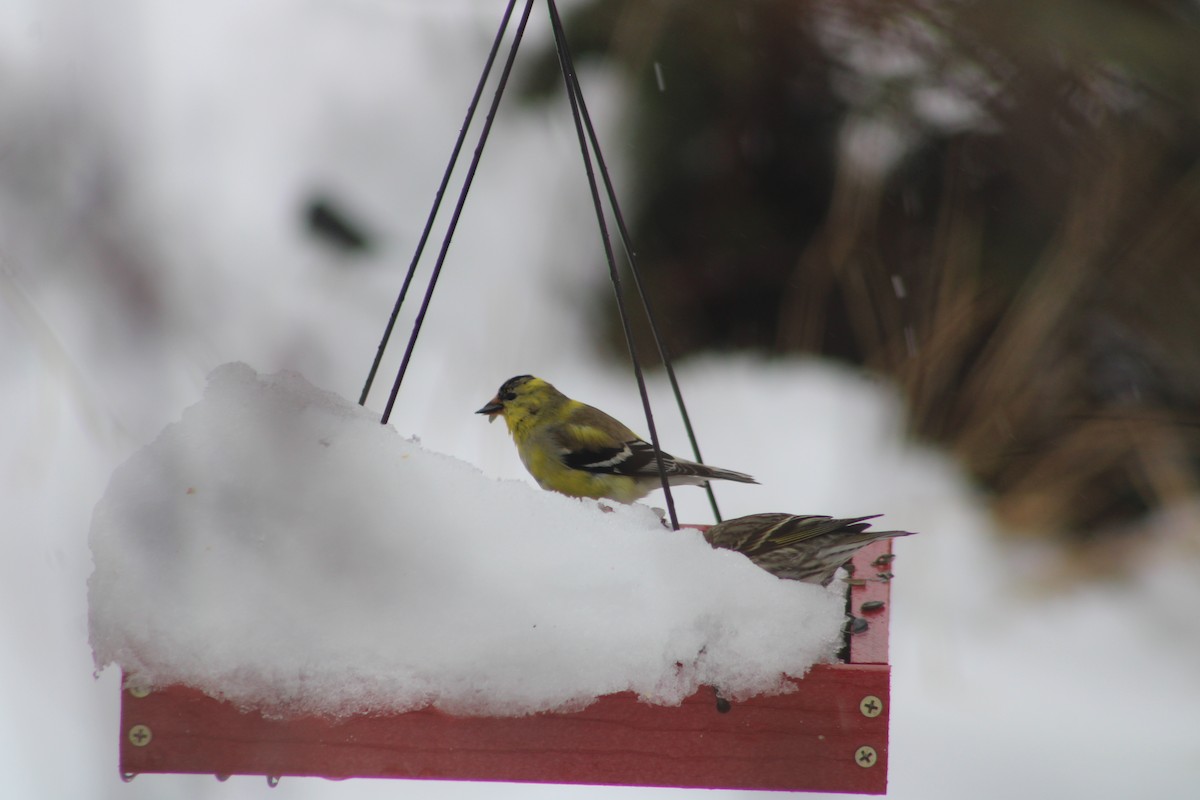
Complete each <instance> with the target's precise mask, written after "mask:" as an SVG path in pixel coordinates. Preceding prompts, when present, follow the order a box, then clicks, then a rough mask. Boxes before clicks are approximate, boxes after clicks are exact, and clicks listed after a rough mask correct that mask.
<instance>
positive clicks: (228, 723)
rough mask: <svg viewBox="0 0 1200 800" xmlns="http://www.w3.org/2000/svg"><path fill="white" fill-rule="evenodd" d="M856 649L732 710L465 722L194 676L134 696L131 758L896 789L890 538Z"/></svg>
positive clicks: (603, 703)
mask: <svg viewBox="0 0 1200 800" xmlns="http://www.w3.org/2000/svg"><path fill="white" fill-rule="evenodd" d="M851 563H852V565H853V573H852V576H851V578H850V579H849V582H848V586H847V603H848V608H849V612H850V616H849V620H850V621H849V623H848V625H847V633H846V638H847V646H846V648H845V649H844V650H843V653H844V654H845V660H844V661H842V662H840V663H833V664H818V665H817V666H815V667H813V668H812V670H811V671H809V673H808V674H807V675H805V676H804V677H803V678H800V679H797V680H793V681H792V688H793V689H794V691H792V692H790V693H788V694H781V695H772V696H760V697H755V698H751V699H749V700H744V701H739V702H735V703H732V704H731V706H730V707H729V709H728V710H727V711H724V712H721V711H718V708H717V703H716V702H715V700H714V694H713V692H712V691H711V690H702V691H699V692H697V693H696V694H694V695H693V696H691V697H689V698H688V699H686V700H684V701H683V703H682V704H681V705H680V706H678V707H670V706H655V705H649V704H647V703H643V702H640V701H639V700H638V699H637V698H636V697H635V696H634V695H633V694H632V693H628V692H625V693H621V694H614V695H608V696H605V697H601V698H600V699H598V700H597V701H596V702H595V703H593V704H592V705H590V706H588V707H587V708H585V709H583V710H582V711H575V712H570V713H542V714H534V715H532V716H526V717H457V716H452V715H449V714H446V713H443V712H441V711H438V710H436V709H432V708H426V709H422V710H419V711H410V712H406V713H403V714H391V715H361V716H354V717H349V718H340V719H330V718H324V717H316V716H314V717H298V718H297V717H293V718H288V719H278V718H268V717H264V716H263V715H262V714H260V713H258V712H244V711H240V710H238V708H237V707H236V706H234V705H233V704H231V703H228V702H225V701H222V700H217V699H214V698H212V697H209V696H207V695H205V694H203V693H201V692H199V691H197V690H195V689H192V688H189V687H186V686H171V687H168V688H166V689H162V690H159V691H154V692H150V693H145V692H137V691H130V690H125V691H122V692H121V736H120V768H121V773H122V775H123V776H124V777H125V778H126V779H127V780H128V779H132V777H133V776H135V775H139V774H143V773H193V774H196V773H198V774H209V775H215V776H216V777H217V778H218V779H222V780H223V779H225V778H226V777H228V776H230V775H263V776H265V777H266V778H267V780H268V781H269V782H270V783H272V784H274V783H276V782H277V781H278V780H279V779H280V778H281V777H282V776H285V775H286V776H307V777H322V778H328V779H331V780H342V779H345V778H409V779H425V780H460V781H511V782H521V783H560V784H598V785H619V786H664V787H681V788H703V789H770V790H785V791H812V792H848V793H855V794H884V793H885V792H886V791H887V768H888V718H889V711H890V706H891V703H890V691H889V688H890V677H891V667H890V666H889V665H888V617H889V614H890V603H889V589H890V583H889V581H890V578H891V542H890V541H880V542H876V543H873V544H871V545H869V546H867V547H865V548H863V549H862V550H860V551H859V552H858V554H857V555H856V556H855V557H854V559H853V560H852V562H851Z"/></svg>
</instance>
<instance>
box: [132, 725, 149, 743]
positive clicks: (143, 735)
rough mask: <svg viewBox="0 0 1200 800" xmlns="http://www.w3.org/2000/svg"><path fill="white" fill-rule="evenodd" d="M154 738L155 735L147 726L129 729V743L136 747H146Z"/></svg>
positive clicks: (135, 726)
mask: <svg viewBox="0 0 1200 800" xmlns="http://www.w3.org/2000/svg"><path fill="white" fill-rule="evenodd" d="M153 738H154V733H153V732H152V731H151V730H150V729H149V728H148V727H146V726H145V725H134V726H133V727H132V728H130V729H129V741H131V742H133V746H134V747H145V746H146V745H148V744H150V740H151V739H153Z"/></svg>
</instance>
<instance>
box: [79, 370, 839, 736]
mask: <svg viewBox="0 0 1200 800" xmlns="http://www.w3.org/2000/svg"><path fill="white" fill-rule="evenodd" d="M471 410H472V409H471V408H469V407H466V406H464V409H463V418H464V420H466V421H467V422H469V421H471V420H470V412H471ZM464 424H466V423H464ZM91 547H92V553H93V557H94V560H95V572H94V573H93V575H92V577H91V580H90V582H89V601H90V628H91V642H92V648H93V651H94V654H95V660H96V664H97V667H98V668H103V667H105V666H107V665H109V664H117V665H119V666H120V667H121V668H122V669H123V670H125V672H126V673H127V675H128V680H129V682H130V683H131V684H133V685H138V686H143V687H146V688H153V687H158V686H165V685H168V684H173V683H183V684H187V685H189V686H193V687H196V688H198V689H201V690H203V691H205V692H207V693H209V694H211V695H213V696H217V697H222V698H227V699H230V700H232V701H234V702H236V703H238V704H239V705H242V706H244V707H253V708H259V709H263V710H264V711H266V712H268V713H273V714H292V713H320V714H329V715H344V714H351V713H359V712H364V711H403V710H408V709H413V708H417V707H421V706H425V705H430V704H432V705H436V706H438V707H440V708H442V709H444V710H446V711H449V712H452V713H458V714H525V713H532V712H537V711H542V710H549V709H566V708H578V707H582V706H584V705H586V704H587V703H588V702H590V701H591V700H593V699H594V698H596V697H597V696H600V695H605V694H610V693H613V692H619V691H623V690H632V691H634V692H636V693H637V694H638V695H639V696H641V697H642V698H643V699H644V700H646V701H649V702H654V703H662V704H675V703H678V702H679V701H680V700H682V699H683V698H684V697H687V696H688V695H690V694H691V693H693V692H694V691H696V689H697V688H698V687H699V686H701V685H715V686H719V687H721V689H722V691H723V693H724V694H725V695H726V696H728V697H731V698H734V699H737V698H739V697H746V696H749V695H752V694H757V693H763V692H774V691H782V690H784V689H785V688H786V685H787V684H786V682H784V681H783V680H782V676H784V675H791V676H800V675H803V674H804V672H805V671H807V670H808V668H809V667H810V666H811V665H812V664H814V663H816V662H819V661H823V660H829V659H831V658H832V655H833V653H834V652H836V649H837V646H838V642H839V630H840V628H841V624H842V619H843V599H842V595H841V589H840V588H839V586H838V584H837V583H835V584H834V586H833V587H830V588H829V589H823V588H821V587H817V586H811V585H807V584H801V583H795V582H790V581H782V580H778V579H776V578H774V577H772V576H771V575H769V574H767V573H766V572H763V571H761V570H759V569H758V568H757V567H755V566H754V565H752V564H751V563H750V562H749V561H748V560H747V559H745V558H744V557H742V556H741V555H738V554H736V553H732V552H728V551H723V550H713V549H711V548H710V547H709V546H708V545H707V544H706V543H705V542H704V540H703V538H702V537H701V536H700V534H699V533H698V532H696V531H688V530H684V531H671V530H668V529H667V528H665V527H664V526H663V525H662V524H661V522H660V520H659V518H658V516H657V515H656V514H655V513H654V511H653V510H652V509H650V508H648V507H645V506H640V505H637V506H630V507H625V506H617V507H616V508H615V510H614V511H613V512H612V513H604V512H602V511H601V510H600V508H599V507H598V506H597V504H596V503H595V502H593V501H579V500H575V499H571V498H567V497H563V496H560V495H556V494H552V493H549V492H543V491H540V490H537V489H533V488H531V487H530V486H528V485H527V484H525V483H522V482H517V481H501V480H495V479H492V478H489V477H487V476H485V475H483V474H482V473H480V472H479V470H477V469H476V468H475V467H473V466H471V465H469V464H466V463H464V462H461V461H458V460H456V459H453V458H450V457H448V456H444V455H440V454H437V453H432V452H429V451H426V450H423V449H422V448H421V447H420V446H419V444H418V443H417V442H416V441H412V440H406V439H404V438H402V437H401V436H399V435H398V434H397V433H396V432H395V431H394V430H393V429H391V428H390V427H386V426H382V425H380V424H379V422H378V420H377V419H376V417H375V416H374V414H373V413H370V412H367V411H365V410H363V409H361V408H359V407H358V406H356V405H354V404H353V403H350V402H348V401H346V400H344V399H342V398H340V397H338V396H336V395H333V394H330V393H328V392H325V391H322V390H319V389H316V388H314V387H313V386H311V385H310V384H308V383H307V382H306V381H305V380H304V379H303V378H301V377H300V376H298V375H296V374H293V373H279V374H277V375H271V376H260V375H258V374H256V373H255V372H254V371H253V370H252V369H250V368H249V367H247V366H245V365H242V364H230V365H225V366H223V367H220V368H218V369H217V370H215V371H214V372H213V374H212V375H211V376H210V379H209V384H208V387H207V389H206V391H205V393H204V396H203V399H202V400H201V401H200V402H198V403H197V404H196V405H194V406H192V407H191V408H189V409H187V411H185V412H184V414H183V418H182V419H181V420H180V421H179V422H177V423H174V424H172V425H169V426H168V427H167V428H166V429H165V430H163V432H162V433H161V434H160V435H159V436H158V438H157V439H156V440H155V441H154V442H153V443H151V444H149V445H148V446H146V447H144V448H143V449H142V450H140V451H139V452H137V453H136V454H135V455H134V456H133V457H132V458H131V459H130V460H129V461H128V462H126V463H125V464H123V465H122V466H121V467H120V468H118V469H117V470H116V472H115V473H114V475H113V477H112V481H111V483H110V485H109V487H108V491H107V492H106V494H105V496H104V498H103V499H102V500H101V501H100V503H99V504H98V505H97V507H96V510H95V515H94V518H93V523H92V530H91Z"/></svg>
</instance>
